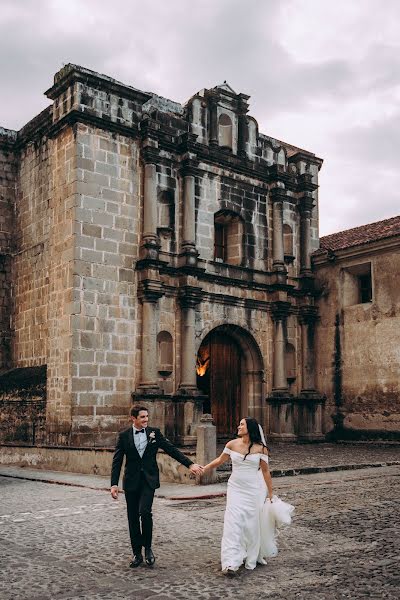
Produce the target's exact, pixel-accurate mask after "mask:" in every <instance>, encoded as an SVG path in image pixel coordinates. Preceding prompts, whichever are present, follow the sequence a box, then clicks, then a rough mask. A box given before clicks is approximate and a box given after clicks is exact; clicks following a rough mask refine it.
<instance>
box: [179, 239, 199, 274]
mask: <svg viewBox="0 0 400 600" xmlns="http://www.w3.org/2000/svg"><path fill="white" fill-rule="evenodd" d="M198 257H199V253H198V251H197V250H196V247H195V246H194V244H190V243H187V244H185V243H183V244H182V250H181V253H180V254H179V267H190V268H196V267H197V262H198V260H197V259H198Z"/></svg>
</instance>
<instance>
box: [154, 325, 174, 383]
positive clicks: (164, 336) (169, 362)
mask: <svg viewBox="0 0 400 600" xmlns="http://www.w3.org/2000/svg"><path fill="white" fill-rule="evenodd" d="M157 349H158V357H157V366H158V372H159V373H160V374H161V375H164V376H168V375H170V374H171V373H172V370H173V358H174V357H173V341H172V335H171V334H170V333H168V331H160V333H159V334H158V336H157Z"/></svg>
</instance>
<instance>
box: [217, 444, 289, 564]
mask: <svg viewBox="0 0 400 600" xmlns="http://www.w3.org/2000/svg"><path fill="white" fill-rule="evenodd" d="M224 453H225V454H229V456H230V457H231V461H232V475H231V476H230V478H229V481H228V491H227V497H226V510H225V517H224V533H223V536H222V542H221V564H222V570H223V571H224V570H225V569H228V568H230V569H233V570H236V569H238V568H239V567H240V566H241V565H242V564H243V562H244V563H245V567H246V569H254V568H255V566H256V565H257V562H258V563H261V564H266V562H265V559H266V558H267V557H269V556H276V554H277V552H278V550H277V547H276V540H275V537H276V525H277V524H283V523H284V524H288V523H290V521H291V514H292V513H293V511H294V507H293V506H291V505H290V504H287V503H286V502H282V501H281V500H279V499H278V498H276V497H273V503H272V504H271V503H270V502H269V501H267V502H265V499H266V495H267V489H266V485H265V481H264V477H263V475H262V472H261V469H260V461H261V460H263V461H265V462H266V463H267V464H268V456H266V455H264V454H261V453H254V454H248V455H247V456H246V460H243V459H244V455H243V454H240V452H236V451H235V450H231V449H230V448H227V447H225V449H224Z"/></svg>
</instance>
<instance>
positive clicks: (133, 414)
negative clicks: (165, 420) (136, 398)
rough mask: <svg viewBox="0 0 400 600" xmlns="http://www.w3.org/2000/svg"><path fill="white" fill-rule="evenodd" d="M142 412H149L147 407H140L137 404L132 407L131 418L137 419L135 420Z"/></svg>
mask: <svg viewBox="0 0 400 600" xmlns="http://www.w3.org/2000/svg"><path fill="white" fill-rule="evenodd" d="M141 410H145V411H146V412H149V411H148V409H147V408H146V407H145V406H140V405H139V404H135V406H132V408H131V417H135V419H137V418H138V416H139V413H140V411H141Z"/></svg>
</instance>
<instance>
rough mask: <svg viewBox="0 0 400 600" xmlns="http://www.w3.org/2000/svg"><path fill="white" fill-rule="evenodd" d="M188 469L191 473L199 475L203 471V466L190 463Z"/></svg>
mask: <svg viewBox="0 0 400 600" xmlns="http://www.w3.org/2000/svg"><path fill="white" fill-rule="evenodd" d="M189 470H190V472H191V473H193V475H201V474H202V473H203V471H204V467H202V466H201V465H197V464H192V465H190V467H189Z"/></svg>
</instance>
